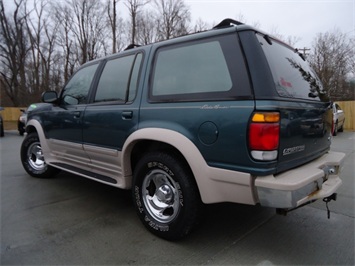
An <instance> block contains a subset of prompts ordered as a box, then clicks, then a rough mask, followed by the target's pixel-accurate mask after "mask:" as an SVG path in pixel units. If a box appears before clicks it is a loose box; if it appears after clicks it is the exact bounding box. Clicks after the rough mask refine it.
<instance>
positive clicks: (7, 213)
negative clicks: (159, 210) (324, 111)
mask: <svg viewBox="0 0 355 266" xmlns="http://www.w3.org/2000/svg"><path fill="white" fill-rule="evenodd" d="M22 140H23V137H21V136H19V135H18V133H17V132H16V131H7V132H5V137H4V138H1V139H0V152H1V153H0V161H1V171H0V174H1V176H0V179H1V180H0V181H1V183H0V185H1V190H0V191H1V195H0V199H1V204H0V207H1V231H0V232H1V261H0V264H1V265H143V264H144V265H148V264H149V265H354V264H355V262H354V261H355V259H354V238H355V236H354V230H355V229H354V217H355V207H354V202H355V201H354V191H355V184H354V172H355V166H354V165H355V152H354V150H355V148H354V143H355V132H343V133H339V134H338V136H336V137H335V138H334V139H333V145H332V150H335V151H342V152H345V153H346V154H347V156H346V159H345V163H344V168H343V170H342V174H341V177H342V180H343V185H342V187H341V188H340V189H339V191H338V199H337V201H336V202H331V203H329V208H330V210H331V215H330V219H327V212H326V206H325V203H324V202H322V201H317V202H315V203H313V204H311V205H308V206H306V207H303V208H300V209H298V210H296V211H293V212H291V213H289V214H288V215H287V216H285V217H284V216H280V215H276V213H275V210H274V209H269V208H262V207H260V206H247V205H238V204H214V205H208V206H205V211H204V216H203V221H202V223H201V224H200V225H199V227H198V228H197V230H196V231H194V232H193V233H192V234H191V235H190V236H188V237H187V238H185V239H184V240H182V241H178V242H168V241H165V240H162V239H159V238H157V237H155V236H154V235H152V234H150V233H149V232H148V231H147V230H146V229H145V228H144V227H143V225H142V224H141V222H140V221H139V219H138V217H137V216H136V214H135V211H134V208H133V204H132V200H131V194H130V191H124V190H120V189H116V188H113V187H110V186H106V185H103V184H100V183H97V182H95V181H91V180H88V179H85V178H82V177H78V176H75V175H72V174H68V173H64V172H62V173H60V174H59V175H57V176H56V177H54V178H51V179H36V178H32V177H30V176H28V175H27V173H26V172H25V170H24V169H23V168H22V165H21V162H20V153H19V150H20V146H21V142H22Z"/></svg>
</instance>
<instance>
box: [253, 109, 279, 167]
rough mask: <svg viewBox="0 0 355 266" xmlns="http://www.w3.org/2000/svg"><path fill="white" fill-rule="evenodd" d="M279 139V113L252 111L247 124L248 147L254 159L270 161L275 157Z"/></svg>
mask: <svg viewBox="0 0 355 266" xmlns="http://www.w3.org/2000/svg"><path fill="white" fill-rule="evenodd" d="M279 141H280V114H279V113H277V112H258V113H254V114H253V116H252V119H251V123H250V125H249V149H250V153H251V156H252V157H253V158H254V159H256V160H261V161H271V160H275V159H276V158H277V154H278V152H277V150H278V148H279Z"/></svg>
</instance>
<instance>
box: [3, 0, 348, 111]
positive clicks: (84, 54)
mask: <svg viewBox="0 0 355 266" xmlns="http://www.w3.org/2000/svg"><path fill="white" fill-rule="evenodd" d="M6 1H7V2H9V1H12V5H11V6H10V5H7V6H5V5H4V0H0V85H1V87H2V91H3V92H5V93H6V95H7V96H8V97H9V98H10V100H11V101H12V103H13V105H14V106H27V105H28V104H30V103H32V102H38V101H39V99H40V95H41V94H42V93H43V92H44V91H46V90H56V91H59V90H60V89H61V88H62V87H63V85H64V84H65V82H66V81H67V80H68V79H69V78H70V76H71V75H72V74H73V72H74V71H75V70H76V69H77V67H78V66H80V65H81V64H83V63H85V62H88V61H90V60H94V59H96V58H99V57H102V56H105V55H108V54H112V53H116V52H119V51H122V50H123V49H124V48H125V47H127V45H129V44H139V45H145V44H149V43H153V42H156V41H161V40H166V39H170V38H174V37H177V36H181V35H185V34H188V33H193V32H197V31H203V30H206V29H209V28H211V25H208V23H206V22H204V21H202V20H201V19H199V20H197V22H195V23H194V24H193V23H192V22H191V12H190V9H189V7H188V6H187V5H186V4H185V2H184V0H63V1H50V0H6ZM119 2H120V5H118V3H119ZM118 8H120V9H118ZM123 13H125V14H128V15H127V16H125V17H123V16H122V14H123ZM278 37H281V38H283V36H282V35H279V36H278ZM328 37H329V36H328V35H321V34H320V35H319V36H318V38H319V45H318V43H317V42H316V44H317V46H316V49H315V50H314V51H317V53H314V55H313V53H312V54H311V55H310V57H309V58H310V59H311V62H313V63H312V64H313V66H315V69H316V72H317V73H318V71H325V72H326V74H324V75H320V76H321V78H324V80H325V81H327V82H328V83H329V85H328V83H327V85H326V86H329V88H331V89H329V93H333V94H336V93H338V92H339V91H340V89H339V86H342V88H341V89H342V90H344V89H343V88H344V86H345V85H346V86H347V85H348V83H349V82H348V81H347V80H348V76H349V73H350V72H351V71H352V73H353V74H355V73H354V64H352V70H351V67H349V58H352V60H353V61H354V54H353V52H352V55H351V52H349V51H346V52H344V53H345V54H344V55H342V56H340V57H341V58H337V59H336V62H337V63H339V64H340V62H343V61H344V62H346V63H344V64H345V65H346V67H345V68H344V67H343V66H342V67H339V65H329V66H327V69H326V70H324V69H323V68H324V65H325V64H326V63H328V62H329V60H330V62H332V63H335V60H332V58H328V57H329V56H328V54H327V56H328V57H327V58H326V59H323V62H322V61H321V59H320V54H321V53H322V51H323V50H322V49H324V47H323V46H321V44H320V42H321V41H324V39H326V38H328ZM338 37H339V36H335V39H336V40H337V41H338V39H339V38H338ZM329 38H330V37H329ZM284 40H285V41H287V42H289V43H291V42H296V39H295V38H294V37H293V38H292V37H287V38H284ZM317 40H318V39H317ZM341 41H342V42H345V43H346V44H348V43H349V41H348V39H347V38H344V40H343V39H342V40H341ZM326 42H328V44H329V40H328V39H326ZM291 44H293V45H294V43H291ZM353 44H354V43H353V40H352V45H353ZM336 45H338V44H337V43H334V47H333V48H334V51H332V53H336V52H337V51H339V49H337V47H336ZM349 45H350V44H349ZM325 46H327V45H325ZM352 47H354V46H352ZM348 48H349V47H344V49H345V50H347V49H348ZM312 50H313V49H312ZM350 50H353V49H350ZM331 56H333V54H331ZM350 61H351V59H350ZM353 61H352V63H354V62H353ZM319 65H320V66H319ZM350 65H351V64H350ZM328 68H329V69H328ZM317 69H318V70H317ZM334 69H336V70H337V71H338V72H339V73H332V72H331V71H334ZM318 74H319V73H318ZM334 75H338V76H339V75H340V76H342V77H337V78H334ZM322 80H323V79H322ZM323 82H324V81H323ZM337 86H338V87H337ZM350 91H351V90H350ZM343 94H344V91H343V93H342V95H343Z"/></svg>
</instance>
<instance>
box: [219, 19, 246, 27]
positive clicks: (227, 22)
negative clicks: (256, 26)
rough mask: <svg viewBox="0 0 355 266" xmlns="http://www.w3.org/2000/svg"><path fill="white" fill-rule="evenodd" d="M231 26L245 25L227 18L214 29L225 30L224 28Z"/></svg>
mask: <svg viewBox="0 0 355 266" xmlns="http://www.w3.org/2000/svg"><path fill="white" fill-rule="evenodd" d="M231 25H244V23H242V22H240V21H237V20H234V19H231V18H226V19H224V20H222V21H221V22H220V23H219V24H217V25H216V26H214V27H213V28H214V29H219V28H223V27H229V26H231Z"/></svg>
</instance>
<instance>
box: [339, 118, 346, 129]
mask: <svg viewBox="0 0 355 266" xmlns="http://www.w3.org/2000/svg"><path fill="white" fill-rule="evenodd" d="M344 124H345V120H344V121H343V124H342V125H341V128H339V132H344Z"/></svg>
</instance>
